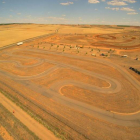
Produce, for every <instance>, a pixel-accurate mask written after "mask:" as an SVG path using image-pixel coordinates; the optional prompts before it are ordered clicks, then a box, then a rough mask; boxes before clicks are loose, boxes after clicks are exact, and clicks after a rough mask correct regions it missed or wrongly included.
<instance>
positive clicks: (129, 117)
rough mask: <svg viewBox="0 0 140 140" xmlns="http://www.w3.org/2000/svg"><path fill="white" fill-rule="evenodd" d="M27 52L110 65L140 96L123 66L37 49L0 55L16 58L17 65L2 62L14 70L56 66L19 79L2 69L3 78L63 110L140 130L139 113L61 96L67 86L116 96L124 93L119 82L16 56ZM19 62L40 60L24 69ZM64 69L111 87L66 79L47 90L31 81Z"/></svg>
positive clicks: (133, 79) (54, 62) (27, 56)
mask: <svg viewBox="0 0 140 140" xmlns="http://www.w3.org/2000/svg"><path fill="white" fill-rule="evenodd" d="M24 51H25V52H28V53H31V54H34V53H39V54H45V55H47V54H52V55H57V56H64V57H67V58H74V59H75V61H76V60H77V59H78V60H81V61H90V62H93V63H94V62H96V63H100V64H104V65H107V66H109V67H113V68H114V69H115V70H117V71H118V72H119V73H121V74H122V75H123V76H124V78H126V79H127V80H128V81H129V82H130V83H131V84H132V85H133V86H134V87H135V88H136V89H137V90H139V92H140V83H139V82H138V81H137V80H136V79H135V78H134V77H133V76H131V75H130V74H129V73H128V72H127V71H126V70H125V69H124V68H122V67H121V66H119V65H116V64H114V63H112V62H109V61H106V60H102V59H98V58H86V57H80V56H75V55H71V54H65V53H59V52H51V51H47V50H38V49H35V48H34V49H29V48H27V49H22V48H20V49H15V50H10V51H8V50H4V51H2V53H1V54H0V55H1V56H2V55H7V56H10V57H13V58H17V61H15V60H0V63H13V64H14V65H15V67H20V68H33V69H34V67H35V66H40V65H41V64H43V63H45V62H47V63H49V64H52V65H53V66H52V67H50V68H48V69H47V70H45V71H43V72H41V73H38V74H35V75H31V76H20V75H16V74H13V73H11V72H8V71H5V70H3V69H2V68H0V75H3V76H5V77H9V78H10V79H12V80H14V81H16V82H18V83H20V84H21V85H24V86H26V87H28V88H29V89H31V90H32V91H35V92H38V93H40V94H42V95H43V96H45V97H47V98H50V99H51V100H53V101H55V102H58V103H60V104H62V105H64V106H68V107H69V108H73V109H75V110H77V111H80V112H83V113H85V114H88V115H91V116H93V117H97V118H99V119H101V120H105V121H107V122H110V123H114V124H117V125H122V126H132V127H139V126H140V111H137V112H132V113H119V112H113V111H108V110H103V109H100V108H97V107H94V106H92V105H89V104H86V103H84V102H80V101H77V100H73V99H70V98H68V97H66V96H63V95H62V94H61V88H62V87H65V86H68V85H73V86H77V87H79V88H82V89H85V90H90V91H93V92H99V93H104V94H115V93H116V94H117V93H118V92H119V91H120V90H121V89H122V86H121V84H120V82H119V81H117V80H116V79H113V78H111V77H108V76H106V75H104V74H98V73H94V72H92V71H88V70H85V69H82V68H79V67H77V66H74V65H70V64H66V63H63V62H60V61H56V60H51V59H46V58H39V57H35V56H29V55H28V54H27V55H26V56H24V55H17V54H16V53H17V52H24ZM19 58H23V59H34V60H37V63H35V64H31V65H28V66H25V65H22V63H20V62H19V61H18V59H19ZM61 68H66V69H70V70H73V71H76V72H80V73H83V74H85V75H88V76H91V77H96V78H98V79H101V80H103V81H105V82H107V83H108V85H109V86H108V87H98V86H95V85H91V84H86V83H83V82H79V81H76V80H65V79H64V80H60V81H57V82H54V83H53V84H52V85H51V86H50V88H46V87H45V86H40V85H38V84H36V83H34V82H32V81H31V80H33V79H39V78H41V77H44V76H47V75H49V74H51V73H53V72H54V71H56V70H58V69H61Z"/></svg>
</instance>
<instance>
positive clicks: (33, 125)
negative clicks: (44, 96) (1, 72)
mask: <svg viewBox="0 0 140 140" xmlns="http://www.w3.org/2000/svg"><path fill="white" fill-rule="evenodd" d="M0 103H1V104H2V105H3V106H4V107H5V108H6V109H8V110H9V111H10V112H13V110H14V111H15V113H14V116H15V117H16V118H17V119H19V120H20V121H21V122H22V123H23V124H24V125H26V126H27V127H28V128H29V129H30V130H31V131H32V132H33V133H35V134H36V135H37V136H38V137H39V138H40V139H42V140H58V138H56V137H55V136H54V134H53V133H52V132H50V131H49V130H47V129H46V128H45V127H44V126H43V125H41V124H39V123H38V122H37V121H35V120H34V119H33V118H31V117H30V116H29V115H28V114H27V113H26V112H24V111H23V110H22V109H21V108H20V107H18V106H16V105H15V104H14V103H13V102H12V101H10V100H9V99H7V98H6V97H5V96H4V95H2V93H0Z"/></svg>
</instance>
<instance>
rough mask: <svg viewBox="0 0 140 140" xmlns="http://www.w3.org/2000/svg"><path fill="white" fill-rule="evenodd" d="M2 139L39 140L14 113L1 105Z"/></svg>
mask: <svg viewBox="0 0 140 140" xmlns="http://www.w3.org/2000/svg"><path fill="white" fill-rule="evenodd" d="M0 137H1V138H2V139H3V140H14V139H23V140H39V138H38V137H37V136H36V135H35V134H34V133H32V132H31V131H30V130H29V129H28V128H27V127H26V126H25V125H23V124H22V123H21V122H20V121H19V120H17V119H16V118H15V117H14V116H13V114H12V111H11V112H9V111H8V110H7V109H6V108H5V107H4V106H3V105H2V104H1V103H0Z"/></svg>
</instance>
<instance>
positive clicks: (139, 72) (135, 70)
mask: <svg viewBox="0 0 140 140" xmlns="http://www.w3.org/2000/svg"><path fill="white" fill-rule="evenodd" d="M129 69H131V70H132V71H134V72H135V73H137V74H139V75H140V71H138V70H137V69H135V68H133V67H130V68H129Z"/></svg>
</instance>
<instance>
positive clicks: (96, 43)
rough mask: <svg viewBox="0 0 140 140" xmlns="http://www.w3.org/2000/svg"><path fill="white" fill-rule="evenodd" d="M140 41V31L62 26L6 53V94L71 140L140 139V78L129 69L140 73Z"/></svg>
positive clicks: (0, 85) (2, 69)
mask: <svg viewBox="0 0 140 140" xmlns="http://www.w3.org/2000/svg"><path fill="white" fill-rule="evenodd" d="M57 26H58V25H57ZM128 34H129V35H128ZM139 36H140V28H138V27H137V28H136V27H120V26H119V27H117V26H86V25H85V26H76V25H72V26H68V25H63V26H62V25H61V28H60V29H59V32H58V33H55V34H54V35H52V36H49V37H43V38H40V39H36V40H33V41H30V42H27V43H24V44H23V45H21V46H13V47H9V48H7V49H2V50H1V51H0V89H1V90H2V91H3V92H4V93H5V94H6V95H7V96H9V97H10V98H11V99H12V100H14V102H16V103H20V104H21V105H22V106H23V107H24V108H26V109H27V110H30V111H31V112H32V113H33V114H35V115H36V116H37V117H39V118H40V119H41V120H42V121H43V122H44V123H46V124H47V125H49V126H51V128H52V129H53V130H55V131H57V132H58V133H60V134H61V135H63V136H64V137H65V139H76V140H78V139H90V140H92V139H95V140H96V139H97V140H102V139H107V140H109V139H112V140H115V139H122V140H125V139H128V140H138V139H140V134H139V131H140V120H139V118H140V78H139V77H140V75H139V74H138V73H135V72H133V71H131V70H130V69H129V67H134V68H136V69H138V70H140V61H139V59H138V60H135V59H136V58H139V57H140V55H139V53H140V38H139ZM122 55H127V57H122Z"/></svg>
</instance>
